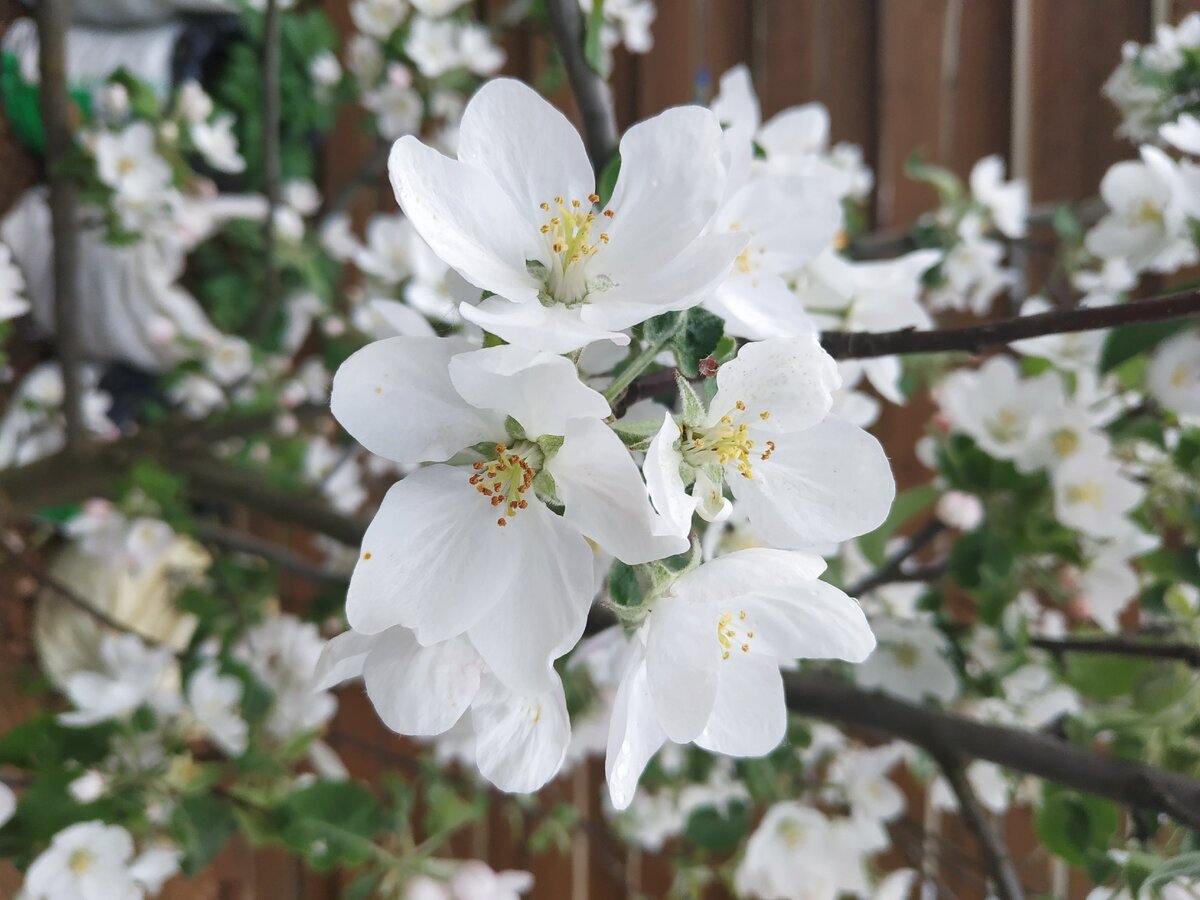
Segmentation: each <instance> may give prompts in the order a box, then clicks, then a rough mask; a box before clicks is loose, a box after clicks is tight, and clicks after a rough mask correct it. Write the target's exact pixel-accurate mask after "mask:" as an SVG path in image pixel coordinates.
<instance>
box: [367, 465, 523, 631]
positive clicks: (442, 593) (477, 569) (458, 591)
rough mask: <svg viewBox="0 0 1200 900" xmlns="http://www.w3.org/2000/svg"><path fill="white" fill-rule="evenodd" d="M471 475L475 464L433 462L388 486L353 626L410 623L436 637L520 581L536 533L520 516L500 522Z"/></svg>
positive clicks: (470, 621) (371, 536) (371, 531)
mask: <svg viewBox="0 0 1200 900" xmlns="http://www.w3.org/2000/svg"><path fill="white" fill-rule="evenodd" d="M469 478H470V472H469V470H462V469H456V468H452V467H450V466H430V467H429V468H427V469H420V470H418V471H416V472H414V473H413V474H411V475H409V476H408V477H407V478H405V479H404V480H403V481H401V482H399V483H397V484H395V485H393V486H392V488H391V490H389V491H388V492H387V495H386V496H385V497H384V498H383V503H382V504H380V507H379V512H378V513H376V514H375V519H374V521H372V522H371V525H370V527H369V528H368V529H367V533H366V536H365V537H364V538H363V545H362V553H360V554H359V557H358V562H357V564H356V565H355V566H354V574H353V576H352V577H351V579H350V589H349V592H348V593H347V595H346V618H347V619H348V620H349V622H350V625H351V627H352V628H354V629H355V630H356V631H361V632H364V633H366V634H374V633H376V632H380V631H383V630H384V629H386V628H390V627H391V626H393V625H404V626H406V627H409V628H412V629H414V630H415V631H416V632H417V639H418V640H419V641H421V643H423V644H431V643H436V642H437V641H443V640H446V639H447V638H450V637H454V636H455V635H457V634H462V633H463V632H465V631H466V630H467V629H468V628H470V627H471V626H472V625H474V624H475V623H476V622H477V621H479V619H480V618H482V617H483V615H484V614H485V613H486V612H487V611H488V610H489V609H491V607H492V606H493V605H494V604H495V603H496V602H497V601H498V600H499V599H500V598H501V597H502V596H503V595H504V593H505V592H506V591H507V590H509V589H510V587H512V586H513V585H514V583H515V582H516V581H517V579H518V576H519V567H520V565H521V562H522V560H523V557H524V555H525V553H526V551H527V549H528V548H527V544H526V541H527V540H528V538H529V534H528V532H527V530H526V529H523V528H522V527H521V526H520V522H521V516H514V517H513V521H512V523H510V524H509V526H508V527H504V528H500V527H498V526H497V524H496V519H497V513H496V510H495V508H494V507H492V505H491V504H490V503H489V502H488V499H487V498H486V497H484V496H482V495H481V494H478V493H476V491H475V489H474V488H473V487H472V486H471V485H470V484H469V482H468V479H469ZM535 502H537V501H535ZM531 505H532V504H531ZM527 521H532V518H530V519H527Z"/></svg>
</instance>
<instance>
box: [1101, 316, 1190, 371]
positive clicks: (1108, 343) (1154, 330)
mask: <svg viewBox="0 0 1200 900" xmlns="http://www.w3.org/2000/svg"><path fill="white" fill-rule="evenodd" d="M1189 324H1190V323H1189V322H1188V320H1186V319H1181V320H1179V321H1175V322H1141V323H1139V324H1137V325H1125V326H1122V327H1121V328H1114V329H1113V330H1112V331H1110V332H1109V333H1108V337H1107V338H1105V340H1104V349H1103V350H1102V351H1101V353H1100V372H1101V374H1103V373H1106V372H1111V371H1112V370H1113V369H1115V368H1117V367H1118V366H1119V365H1121V364H1122V363H1124V362H1128V361H1129V360H1131V359H1133V358H1134V357H1135V356H1138V355H1139V354H1142V353H1147V352H1149V351H1151V350H1153V349H1154V348H1155V347H1157V346H1158V345H1159V344H1161V343H1162V342H1163V341H1165V340H1166V339H1167V338H1169V337H1171V336H1173V335H1175V334H1178V333H1179V332H1181V331H1183V330H1184V329H1185V328H1187V327H1188V326H1189Z"/></svg>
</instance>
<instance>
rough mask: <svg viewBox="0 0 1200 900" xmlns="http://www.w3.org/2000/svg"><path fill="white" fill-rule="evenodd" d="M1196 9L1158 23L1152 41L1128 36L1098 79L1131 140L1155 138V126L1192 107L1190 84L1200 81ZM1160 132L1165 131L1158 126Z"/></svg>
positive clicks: (1199, 16)
mask: <svg viewBox="0 0 1200 900" xmlns="http://www.w3.org/2000/svg"><path fill="white" fill-rule="evenodd" d="M1198 63H1200V14H1198V13H1191V14H1189V15H1187V16H1184V18H1183V19H1181V20H1180V22H1179V23H1178V24H1177V25H1171V24H1170V23H1168V22H1163V23H1162V24H1160V25H1159V26H1158V27H1157V28H1156V29H1155V32H1154V41H1153V43H1150V44H1146V45H1141V44H1138V43H1136V42H1134V41H1130V42H1128V43H1126V44H1125V45H1124V46H1123V47H1122V48H1121V63H1120V65H1119V66H1117V68H1116V70H1115V71H1114V72H1113V73H1112V75H1111V76H1110V77H1109V79H1108V82H1107V83H1106V84H1105V85H1104V93H1105V94H1106V95H1107V96H1108V98H1109V99H1110V100H1111V101H1112V102H1113V103H1114V104H1116V106H1117V109H1118V110H1119V111H1120V113H1121V118H1122V122H1121V127H1120V129H1119V133H1120V134H1122V135H1124V136H1125V137H1127V138H1129V139H1130V140H1132V141H1135V142H1137V143H1145V142H1147V141H1150V142H1153V141H1156V140H1158V138H1159V134H1160V129H1162V128H1163V127H1164V126H1170V125H1171V124H1172V123H1175V122H1176V120H1177V119H1180V118H1181V114H1182V116H1183V117H1186V118H1191V116H1190V115H1188V111H1189V110H1190V112H1192V113H1194V112H1196V110H1195V109H1194V108H1193V107H1192V105H1193V104H1195V93H1194V92H1195V87H1196V86H1197V84H1200V79H1198V74H1200V66H1198ZM1162 136H1163V137H1164V138H1165V137H1166V132H1162Z"/></svg>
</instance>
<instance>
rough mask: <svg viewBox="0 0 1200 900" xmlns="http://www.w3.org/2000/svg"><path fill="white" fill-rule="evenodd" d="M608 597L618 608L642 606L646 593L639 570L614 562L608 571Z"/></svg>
mask: <svg viewBox="0 0 1200 900" xmlns="http://www.w3.org/2000/svg"><path fill="white" fill-rule="evenodd" d="M608 597H609V599H610V600H612V602H613V603H615V604H617V606H624V607H626V608H631V609H632V608H634V607H637V606H641V605H642V600H643V599H645V591H643V589H642V583H641V581H640V580H639V579H638V575H637V569H635V568H634V567H633V566H629V565H626V564H625V563H623V562H621V561H620V560H619V559H615V560H613V564H612V567H611V568H610V569H609V570H608Z"/></svg>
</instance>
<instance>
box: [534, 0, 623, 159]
mask: <svg viewBox="0 0 1200 900" xmlns="http://www.w3.org/2000/svg"><path fill="white" fill-rule="evenodd" d="M546 11H547V12H548V13H549V15H550V30H551V32H552V33H553V35H554V43H555V45H556V46H557V47H558V52H559V54H560V55H561V56H562V60H563V66H564V68H565V69H566V70H567V80H568V81H569V82H570V83H571V91H572V93H573V94H574V95H575V103H576V104H577V105H578V106H579V114H580V116H581V117H582V119H583V140H584V144H586V145H587V152H588V158H589V159H590V160H591V161H592V168H593V169H594V170H595V171H596V174H597V176H598V175H599V174H600V173H601V172H603V171H604V167H605V166H606V165H608V161H609V160H610V159H612V157H613V154H614V153H616V151H617V116H616V112H615V111H614V107H613V97H612V90H611V89H610V88H609V86H608V82H607V81H605V80H604V78H603V77H602V76H601V75H600V73H599V72H597V71H596V70H595V69H593V68H592V67H591V66H590V65H588V61H587V59H585V58H584V55H583V37H584V35H583V13H582V11H581V10H580V8H579V2H578V0H546Z"/></svg>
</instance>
